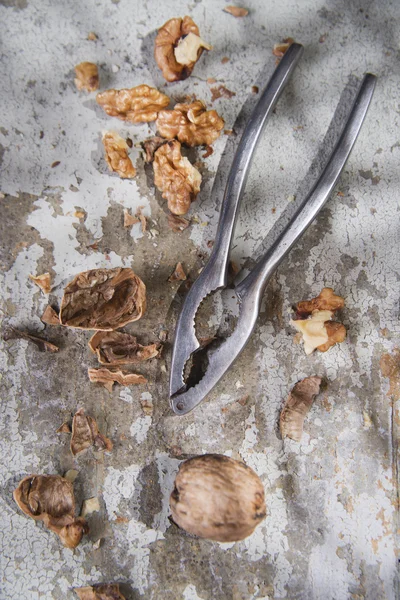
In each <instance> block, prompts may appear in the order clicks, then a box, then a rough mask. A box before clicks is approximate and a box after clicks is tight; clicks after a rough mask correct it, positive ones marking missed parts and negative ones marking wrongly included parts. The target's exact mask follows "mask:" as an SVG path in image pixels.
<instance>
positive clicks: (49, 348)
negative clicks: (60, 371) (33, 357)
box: [3, 326, 59, 352]
mask: <svg viewBox="0 0 400 600" xmlns="http://www.w3.org/2000/svg"><path fill="white" fill-rule="evenodd" d="M13 339H17V340H18V339H21V340H28V341H29V342H33V343H34V344H35V346H36V347H37V348H39V350H40V352H58V351H59V348H58V346H56V345H55V344H52V343H51V342H48V341H47V340H44V339H43V338H40V337H37V336H36V335H31V334H30V333H25V332H24V331H20V330H19V329H15V328H14V327H11V326H9V327H8V329H6V330H5V331H4V333H3V340H4V341H8V340H13Z"/></svg>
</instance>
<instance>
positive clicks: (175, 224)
mask: <svg viewBox="0 0 400 600" xmlns="http://www.w3.org/2000/svg"><path fill="white" fill-rule="evenodd" d="M168 225H169V227H171V229H172V231H175V233H177V232H178V231H184V230H185V229H186V228H187V227H189V225H190V221H188V220H187V219H185V218H184V217H178V216H177V215H172V214H170V215H168Z"/></svg>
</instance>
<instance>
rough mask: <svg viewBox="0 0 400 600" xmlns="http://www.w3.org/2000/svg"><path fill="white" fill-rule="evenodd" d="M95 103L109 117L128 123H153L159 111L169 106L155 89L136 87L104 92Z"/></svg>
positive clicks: (165, 99) (166, 99) (167, 99)
mask: <svg viewBox="0 0 400 600" xmlns="http://www.w3.org/2000/svg"><path fill="white" fill-rule="evenodd" d="M96 102H97V104H99V105H100V106H102V107H103V109H104V110H105V112H106V113H107V114H108V115H110V117H118V119H121V120H122V121H129V122H130V123H145V122H146V123H147V122H149V121H155V119H156V118H157V114H158V113H159V111H160V110H161V109H163V108H165V107H166V106H168V104H169V98H168V96H166V95H165V94H162V93H161V92H159V91H158V90H157V89H156V88H153V87H149V86H148V85H144V84H143V85H138V86H137V87H133V88H130V89H122V90H114V89H110V90H106V91H105V92H101V93H100V94H97V96H96Z"/></svg>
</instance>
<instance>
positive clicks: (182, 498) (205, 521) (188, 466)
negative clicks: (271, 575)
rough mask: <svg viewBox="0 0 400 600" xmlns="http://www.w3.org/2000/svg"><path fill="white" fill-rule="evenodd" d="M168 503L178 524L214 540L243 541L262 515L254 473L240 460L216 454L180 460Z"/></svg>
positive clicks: (260, 488)
mask: <svg viewBox="0 0 400 600" xmlns="http://www.w3.org/2000/svg"><path fill="white" fill-rule="evenodd" d="M169 502H170V507H171V512H172V518H173V520H174V522H175V523H176V524H177V525H178V526H179V527H181V528H182V529H185V531H187V532H188V533H191V534H193V535H197V536H198V537H201V538H207V539H209V540H215V541H217V542H237V541H239V540H243V539H244V538H246V537H248V536H249V535H250V534H252V533H253V531H254V529H255V528H256V527H257V525H258V524H259V523H260V522H261V521H262V520H263V519H264V518H265V515H266V507H265V497H264V487H263V484H262V482H261V480H260V478H259V477H258V475H257V474H256V473H255V472H254V471H253V470H252V469H250V467H247V466H246V465H245V464H244V463H241V462H239V461H237V460H233V459H232V458H229V457H227V456H223V455H220V454H205V455H204V456H196V457H195V458H191V459H189V460H187V461H185V462H184V463H182V464H181V466H180V467H179V472H178V474H177V476H176V479H175V488H174V490H173V492H172V494H171V496H170V501H169Z"/></svg>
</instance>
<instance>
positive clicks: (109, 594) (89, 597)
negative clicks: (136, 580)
mask: <svg viewBox="0 0 400 600" xmlns="http://www.w3.org/2000/svg"><path fill="white" fill-rule="evenodd" d="M74 592H75V593H76V594H77V596H78V597H79V600H126V599H125V596H123V595H122V594H121V592H120V591H119V584H118V583H98V584H96V585H90V586H86V587H81V588H74Z"/></svg>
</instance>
